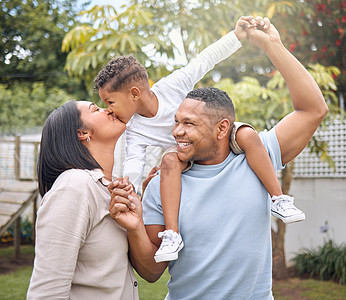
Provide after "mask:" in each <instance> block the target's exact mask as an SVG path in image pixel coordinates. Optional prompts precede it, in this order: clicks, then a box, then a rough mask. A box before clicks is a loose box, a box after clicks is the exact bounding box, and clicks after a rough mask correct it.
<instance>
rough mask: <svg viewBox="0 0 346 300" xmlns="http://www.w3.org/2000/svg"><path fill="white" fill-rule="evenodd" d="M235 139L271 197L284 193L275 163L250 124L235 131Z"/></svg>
mask: <svg viewBox="0 0 346 300" xmlns="http://www.w3.org/2000/svg"><path fill="white" fill-rule="evenodd" d="M235 140H236V142H237V144H238V145H239V147H240V148H241V149H242V150H243V151H244V152H245V155H246V160H247V162H248V164H249V166H250V167H251V169H252V170H253V171H254V172H255V174H256V175H257V177H258V178H259V180H261V182H262V184H263V185H264V187H265V188H266V189H267V191H268V193H269V194H270V197H273V196H274V195H275V196H279V195H282V190H281V186H280V183H279V180H278V178H277V176H276V173H275V170H274V167H273V164H272V162H271V160H270V157H269V155H268V152H267V150H266V149H265V147H264V145H263V143H262V141H261V139H260V137H259V136H258V134H257V132H256V131H255V130H253V129H252V128H251V127H249V126H241V127H240V128H238V130H237V131H236V133H235Z"/></svg>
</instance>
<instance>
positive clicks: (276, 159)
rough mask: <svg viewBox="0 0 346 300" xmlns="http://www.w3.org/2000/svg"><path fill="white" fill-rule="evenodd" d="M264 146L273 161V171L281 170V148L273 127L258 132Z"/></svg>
mask: <svg viewBox="0 0 346 300" xmlns="http://www.w3.org/2000/svg"><path fill="white" fill-rule="evenodd" d="M259 136H260V138H261V140H262V143H263V145H264V147H265V148H266V149H267V151H268V154H269V157H270V159H271V161H272V163H273V166H274V169H275V171H278V170H282V169H283V168H284V167H285V166H283V165H282V161H281V150H280V145H279V141H278V139H277V136H276V133H275V127H274V128H272V129H270V130H269V131H266V130H265V131H262V132H260V134H259Z"/></svg>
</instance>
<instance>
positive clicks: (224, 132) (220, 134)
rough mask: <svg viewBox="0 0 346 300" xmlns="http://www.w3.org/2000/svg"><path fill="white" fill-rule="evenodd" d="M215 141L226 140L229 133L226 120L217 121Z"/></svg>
mask: <svg viewBox="0 0 346 300" xmlns="http://www.w3.org/2000/svg"><path fill="white" fill-rule="evenodd" d="M216 126H217V139H218V140H221V139H224V138H225V137H227V138H228V133H229V131H230V126H231V123H230V121H229V120H228V119H222V120H221V121H219V122H218V123H217V124H216Z"/></svg>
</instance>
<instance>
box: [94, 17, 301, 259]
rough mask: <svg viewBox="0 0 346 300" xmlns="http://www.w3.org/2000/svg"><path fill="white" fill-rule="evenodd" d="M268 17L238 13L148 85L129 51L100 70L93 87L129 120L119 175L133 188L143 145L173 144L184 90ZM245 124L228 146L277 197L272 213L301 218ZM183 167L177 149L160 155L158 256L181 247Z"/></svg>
mask: <svg viewBox="0 0 346 300" xmlns="http://www.w3.org/2000/svg"><path fill="white" fill-rule="evenodd" d="M267 22H269V20H263V19H258V20H256V21H255V20H254V19H250V18H248V17H242V18H240V19H239V20H238V22H237V24H236V27H235V29H234V31H231V32H230V33H228V34H227V35H225V36H224V37H222V38H221V39H219V40H218V41H216V42H215V43H213V44H212V45H210V46H209V47H207V48H206V49H204V50H203V51H202V52H201V53H200V54H199V55H197V56H196V58H194V59H193V60H192V61H191V62H190V63H189V64H188V65H187V66H185V67H183V68H181V69H179V70H177V71H175V72H173V73H172V74H170V75H169V76H167V77H166V78H163V79H161V80H159V81H158V82H157V83H156V84H154V85H153V87H152V89H150V87H149V82H148V75H147V72H146V69H145V68H144V66H142V65H141V64H140V63H139V62H138V61H137V60H136V59H135V58H134V57H132V56H122V57H119V58H116V59H114V60H112V61H110V62H109V63H108V64H107V66H106V67H105V68H104V69H103V70H101V71H100V72H99V74H98V76H97V77H96V79H95V81H94V82H95V89H96V90H98V92H99V95H100V98H101V99H102V101H104V102H105V103H106V104H107V106H108V109H109V110H110V112H112V113H113V115H114V116H116V117H117V118H118V119H120V120H121V121H122V122H124V123H126V124H127V130H126V157H125V161H124V172H123V173H124V174H123V175H124V176H129V179H130V181H131V182H132V184H133V186H134V187H135V189H136V190H137V189H138V185H139V182H140V180H141V178H142V174H143V169H144V164H145V155H146V147H147V146H149V145H152V146H160V147H162V148H164V149H168V148H169V147H171V146H172V145H175V144H176V142H175V140H174V138H173V136H172V129H173V126H174V118H173V116H174V114H175V112H176V110H177V108H178V107H179V105H180V103H181V102H182V101H183V100H184V98H185V96H186V95H187V93H188V92H189V91H190V90H192V89H193V87H194V85H195V84H196V83H197V82H198V81H199V80H200V79H201V78H202V77H203V76H204V75H205V74H206V73H207V72H208V71H210V70H211V69H212V68H213V67H214V66H215V64H217V63H219V62H220V61H222V60H224V59H226V58H227V57H228V56H230V55H231V54H233V53H234V52H235V51H236V50H238V49H239V48H240V47H241V44H240V42H239V40H241V39H243V38H245V37H246V30H245V29H244V26H255V25H257V26H261V27H265V26H268V23H267ZM244 125H245V126H240V128H239V129H238V127H236V126H235V128H234V130H233V133H232V136H231V144H232V149H233V150H235V149H236V148H237V149H238V150H241V149H243V150H244V151H245V154H246V157H247V160H248V162H249V165H250V167H251V168H252V169H253V170H254V172H255V173H256V174H257V176H258V177H259V178H260V180H261V181H262V183H263V184H264V186H265V187H266V188H267V190H268V192H269V194H270V195H271V197H272V200H273V201H274V200H276V201H275V202H274V203H273V206H272V211H273V214H274V211H276V214H277V216H279V217H280V218H281V219H283V220H286V219H287V220H288V221H289V222H292V220H291V215H292V213H293V214H295V215H297V216H298V218H296V219H295V220H294V221H298V220H303V219H304V218H305V216H304V214H303V213H302V212H301V211H300V210H298V209H296V208H295V207H294V205H293V198H291V197H289V196H286V195H282V191H281V188H280V184H279V182H278V179H277V177H276V174H275V172H274V169H273V166H272V163H271V161H270V159H269V156H268V153H267V152H266V150H265V148H264V147H263V144H262V142H261V141H260V139H259V137H258V136H257V133H256V132H255V131H254V130H252V129H249V128H250V127H248V126H249V125H246V124H244ZM235 140H237V142H238V145H239V146H238V147H237V145H236V141H235ZM240 152H242V151H240ZM238 153H239V151H238ZM185 167H186V163H182V162H180V160H179V158H178V156H177V154H176V153H169V154H166V155H164V157H163V159H162V164H161V199H162V209H163V213H164V219H165V228H166V230H165V231H164V232H163V233H160V237H162V244H161V246H160V248H159V250H158V251H157V253H156V254H155V260H156V262H161V261H169V260H174V259H177V258H178V252H179V251H180V249H182V247H183V242H182V238H181V236H180V234H179V229H178V212H179V202H180V190H181V178H180V177H181V172H182V171H183V170H184V168H185ZM274 195H276V196H278V197H277V198H275V196H274ZM287 213H288V214H287ZM285 222H287V221H285Z"/></svg>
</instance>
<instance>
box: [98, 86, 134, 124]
mask: <svg viewBox="0 0 346 300" xmlns="http://www.w3.org/2000/svg"><path fill="white" fill-rule="evenodd" d="M99 95H100V98H101V100H102V101H103V102H104V103H106V105H107V107H108V110H109V112H111V113H112V114H113V115H114V116H115V117H117V118H118V119H119V120H120V121H122V122H124V123H125V124H126V123H127V122H128V121H129V120H130V119H131V117H132V116H133V115H134V114H135V112H136V108H135V107H134V103H133V101H132V98H131V94H130V92H129V91H127V90H126V91H121V92H110V89H109V88H107V84H105V85H104V86H103V87H102V88H99Z"/></svg>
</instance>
